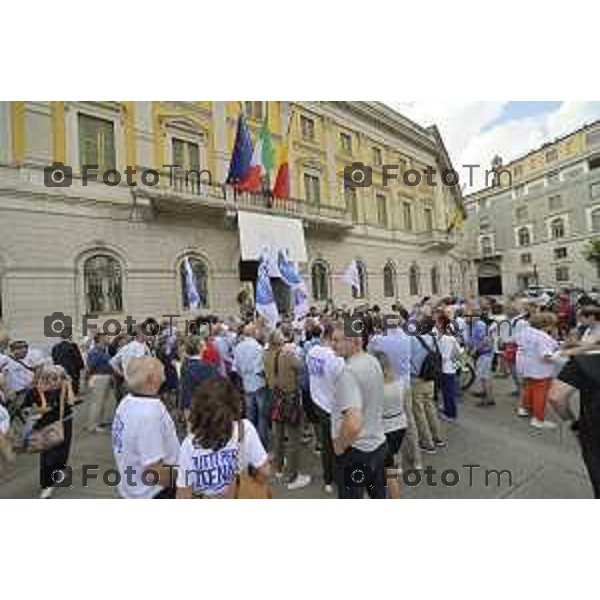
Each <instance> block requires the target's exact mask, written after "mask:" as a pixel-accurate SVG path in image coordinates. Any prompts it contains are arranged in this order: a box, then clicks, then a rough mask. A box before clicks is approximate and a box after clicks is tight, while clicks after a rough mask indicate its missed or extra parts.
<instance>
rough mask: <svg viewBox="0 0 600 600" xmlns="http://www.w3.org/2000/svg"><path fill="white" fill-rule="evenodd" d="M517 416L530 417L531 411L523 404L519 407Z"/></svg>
mask: <svg viewBox="0 0 600 600" xmlns="http://www.w3.org/2000/svg"><path fill="white" fill-rule="evenodd" d="M517 416H519V417H528V416H529V411H528V410H527V409H526V408H523V407H522V406H519V408H518V409H517Z"/></svg>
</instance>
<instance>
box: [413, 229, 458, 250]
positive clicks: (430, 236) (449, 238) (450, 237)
mask: <svg viewBox="0 0 600 600" xmlns="http://www.w3.org/2000/svg"><path fill="white" fill-rule="evenodd" d="M417 238H418V241H419V243H420V244H421V246H422V247H423V249H424V250H425V251H428V252H448V251H449V250H452V248H454V247H455V246H456V244H457V243H458V236H457V234H456V232H455V231H447V230H445V229H431V230H428V231H421V232H419V233H418V234H417Z"/></svg>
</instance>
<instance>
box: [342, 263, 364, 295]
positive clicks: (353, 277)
mask: <svg viewBox="0 0 600 600" xmlns="http://www.w3.org/2000/svg"><path fill="white" fill-rule="evenodd" d="M342 279H343V280H344V281H345V282H346V283H348V284H350V286H351V287H352V290H353V291H354V292H356V293H357V294H358V292H360V273H359V272H358V265H357V264H356V261H355V260H353V261H352V262H351V263H350V265H349V266H348V268H347V269H346V271H345V272H344V274H343V275H342Z"/></svg>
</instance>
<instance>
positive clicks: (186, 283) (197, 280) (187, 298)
mask: <svg viewBox="0 0 600 600" xmlns="http://www.w3.org/2000/svg"><path fill="white" fill-rule="evenodd" d="M188 262H189V265H190V267H191V272H192V275H193V276H192V277H190V275H189V271H188V268H187V263H188ZM179 277H180V279H181V304H182V305H183V308H184V310H189V309H191V308H193V307H192V306H191V301H193V300H194V298H195V294H194V292H193V290H191V288H190V286H192V285H194V286H195V287H196V290H195V291H196V293H197V294H198V299H199V306H198V308H200V307H201V308H208V268H207V266H206V263H205V262H204V261H203V260H202V259H200V258H198V257H196V256H186V257H184V259H183V260H182V261H181V264H180V265H179Z"/></svg>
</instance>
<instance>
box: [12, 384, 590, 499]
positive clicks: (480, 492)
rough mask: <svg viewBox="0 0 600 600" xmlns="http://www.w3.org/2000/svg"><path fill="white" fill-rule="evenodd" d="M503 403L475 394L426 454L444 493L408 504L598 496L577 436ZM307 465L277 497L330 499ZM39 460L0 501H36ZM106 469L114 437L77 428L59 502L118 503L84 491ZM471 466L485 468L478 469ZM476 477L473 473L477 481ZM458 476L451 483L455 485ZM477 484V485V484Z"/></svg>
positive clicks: (309, 459)
mask: <svg viewBox="0 0 600 600" xmlns="http://www.w3.org/2000/svg"><path fill="white" fill-rule="evenodd" d="M495 386H496V389H497V390H498V405H497V406H496V407H495V408H491V409H489V408H488V409H482V408H477V407H475V406H474V400H473V398H472V397H471V396H469V395H467V396H466V397H465V399H464V400H463V402H462V404H461V405H460V407H459V410H460V414H459V422H458V423H456V424H450V425H447V432H448V442H449V444H448V448H447V449H444V450H442V451H440V452H438V453H437V454H436V455H432V456H428V455H424V460H423V462H424V464H425V465H426V466H428V465H429V466H431V467H432V469H434V470H435V471H436V473H435V474H432V475H431V476H430V477H431V479H432V481H437V483H438V485H437V487H433V486H428V485H427V484H426V476H425V475H424V474H423V476H422V477H423V480H422V482H421V484H420V485H419V486H417V487H412V488H408V487H407V486H404V487H403V494H404V496H405V497H407V498H591V497H592V493H591V488H590V486H589V484H588V481H587V477H586V474H585V469H584V466H583V464H582V462H581V458H580V455H579V452H578V449H577V445H576V441H575V439H574V438H573V436H572V434H571V433H570V432H569V431H568V430H567V428H565V429H564V432H563V434H562V435H561V431H560V430H556V431H541V432H540V431H538V430H533V429H531V428H530V427H529V426H528V423H527V422H526V420H521V419H517V417H515V415H514V411H513V404H514V400H513V399H512V398H511V397H510V396H509V395H508V387H507V383H506V382H505V381H503V380H496V381H495ZM303 458H304V464H305V465H306V467H307V469H308V471H309V472H310V473H311V474H313V476H314V477H313V483H312V484H311V485H310V486H309V487H307V488H305V489H303V490H299V491H296V492H288V491H287V490H286V489H285V488H284V487H283V486H280V485H276V484H275V485H274V493H275V495H276V497H277V498H327V497H331V496H328V495H327V494H325V493H324V492H323V489H322V485H321V481H320V475H319V473H320V468H319V459H318V456H316V455H315V454H314V453H313V452H311V450H310V449H309V447H308V446H307V447H306V450H305V452H304V455H303ZM37 460H38V459H37V457H36V456H20V457H19V458H18V460H17V463H16V468H15V469H14V471H13V473H12V474H11V475H10V476H9V478H8V480H7V481H4V482H2V483H1V484H0V497H3V498H35V497H36V496H37ZM84 464H92V465H93V464H98V465H99V466H100V472H102V471H103V470H106V469H110V468H114V463H113V459H112V453H111V448H110V436H109V435H108V434H95V435H90V434H87V433H85V432H83V431H81V427H80V426H77V427H76V433H75V438H74V444H73V448H72V451H71V465H72V466H73V472H74V481H73V484H74V487H73V488H72V489H69V488H64V489H59V490H57V491H56V493H55V495H54V497H55V498H116V497H117V493H116V489H115V488H110V487H107V486H105V485H104V484H103V483H102V481H92V482H90V484H89V487H87V488H84V487H82V486H81V467H82V465H84ZM463 465H480V467H481V468H472V469H471V470H469V469H467V468H465V467H463ZM486 469H487V470H497V471H501V470H505V469H506V470H509V471H510V472H511V474H512V485H510V486H509V485H508V475H506V474H504V475H502V476H501V484H500V486H498V485H497V476H496V475H494V474H490V476H489V479H488V485H487V486H486V484H485V480H486V474H485V471H486ZM445 470H454V471H457V472H458V474H459V476H460V481H459V483H458V485H456V486H454V487H450V486H444V485H443V483H442V481H441V474H442V472H443V471H445ZM470 473H472V477H471V482H470ZM453 477H455V476H453V475H452V474H450V473H449V474H448V475H447V478H448V482H449V483H453V481H452V479H453ZM470 483H472V485H470Z"/></svg>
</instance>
